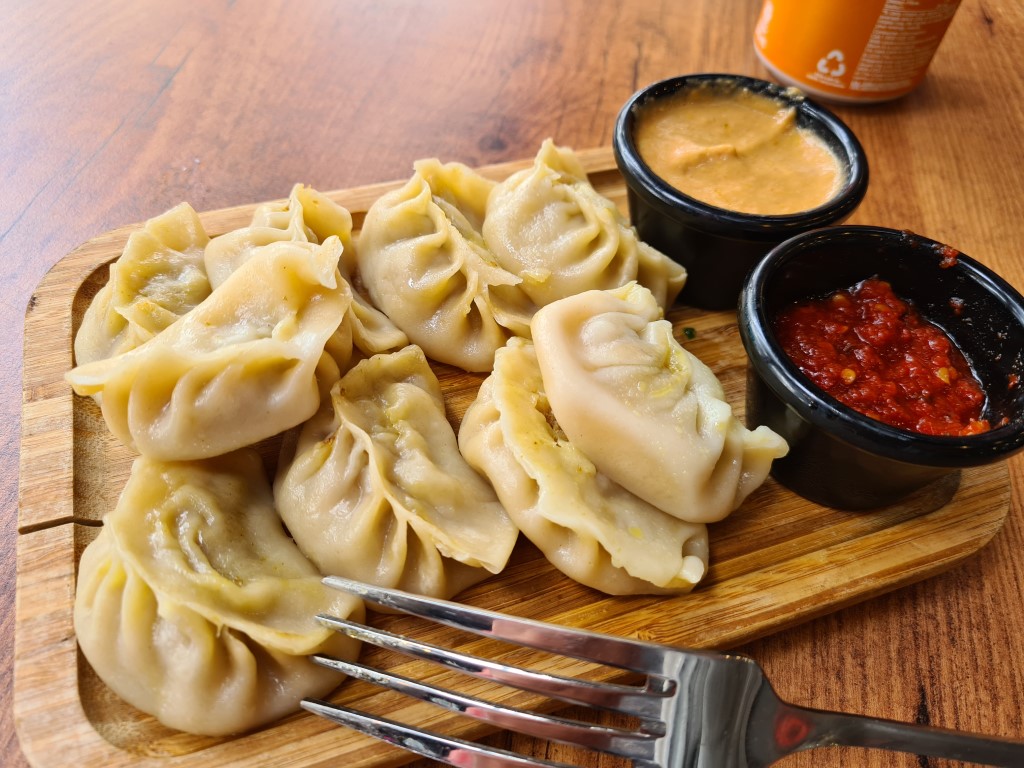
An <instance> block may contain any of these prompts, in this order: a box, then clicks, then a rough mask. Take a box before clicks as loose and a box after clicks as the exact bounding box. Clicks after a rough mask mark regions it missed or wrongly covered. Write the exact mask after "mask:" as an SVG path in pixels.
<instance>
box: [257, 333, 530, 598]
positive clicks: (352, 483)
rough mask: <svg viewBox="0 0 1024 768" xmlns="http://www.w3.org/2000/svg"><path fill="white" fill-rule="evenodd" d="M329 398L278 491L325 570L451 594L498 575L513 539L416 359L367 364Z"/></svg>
mask: <svg viewBox="0 0 1024 768" xmlns="http://www.w3.org/2000/svg"><path fill="white" fill-rule="evenodd" d="M331 398H332V402H331V404H330V405H329V406H328V407H325V408H323V409H322V410H321V411H320V412H319V413H318V414H317V416H316V417H315V418H313V419H311V420H310V421H309V422H307V423H306V424H305V425H304V426H303V428H302V432H301V434H300V435H299V437H298V442H297V445H296V446H295V449H294V456H293V457H288V456H286V455H283V456H282V458H281V462H280V463H279V470H278V477H277V481H276V482H275V486H274V493H275V498H276V501H277V507H278V511H279V512H280V514H281V517H282V518H283V519H284V521H285V524H286V525H287V526H288V529H289V531H291V534H292V536H294V538H295V541H296V543H297V544H298V545H299V547H300V548H301V549H302V551H303V552H304V553H305V554H306V556H307V557H309V559H310V560H312V561H313V562H314V563H316V565H317V566H318V567H319V568H320V569H321V571H323V572H324V573H330V574H334V575H339V576H347V577H350V578H353V579H357V580H359V581H364V582H370V583H373V584H378V585H381V586H387V587H398V588H400V589H404V590H409V591H412V592H417V593H420V594H425V595H432V596H434V597H451V596H452V595H454V594H456V593H458V592H460V591H461V590H462V589H464V588H466V587H468V586H470V585H471V584H473V583H475V582H477V581H480V580H482V579H484V578H485V577H487V576H489V575H490V574H492V573H497V572H499V571H500V570H502V568H504V567H505V564H506V562H507V560H508V557H509V555H510V554H511V552H512V548H513V546H514V544H515V541H516V537H517V535H518V531H517V530H516V528H515V526H514V525H513V524H512V522H511V521H510V520H509V518H508V515H507V514H506V513H505V511H504V509H503V508H502V506H501V504H499V503H498V500H497V498H495V495H494V491H493V490H492V489H491V487H490V486H489V485H488V484H487V482H486V481H485V480H484V479H483V478H481V477H480V476H479V475H477V474H476V472H474V471H473V470H472V469H471V468H470V467H469V465H467V464H466V462H465V460H464V459H463V458H462V456H461V455H460V454H459V449H458V445H457V443H456V439H455V433H454V431H453V430H452V427H451V426H450V424H449V423H448V421H447V419H446V418H445V412H444V403H443V401H442V399H441V388H440V385H439V384H438V381H437V378H436V376H435V375H434V373H433V372H432V371H431V369H430V367H429V365H428V364H427V361H426V358H425V357H424V355H423V352H422V350H420V349H419V348H418V347H415V346H409V347H407V348H405V349H404V350H402V351H400V352H395V353H392V354H389V355H377V356H375V357H372V358H369V359H368V360H363V361H362V362H360V363H359V364H358V365H356V367H355V368H353V369H352V370H351V371H349V372H348V373H347V374H346V375H345V377H344V378H343V379H342V380H341V381H340V382H338V384H337V385H336V386H335V388H334V390H333V391H332V392H331Z"/></svg>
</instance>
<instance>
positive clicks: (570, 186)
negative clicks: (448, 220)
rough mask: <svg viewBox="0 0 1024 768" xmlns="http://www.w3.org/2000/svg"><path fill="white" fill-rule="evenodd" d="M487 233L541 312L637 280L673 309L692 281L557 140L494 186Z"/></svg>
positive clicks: (500, 261)
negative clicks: (598, 187) (646, 240)
mask: <svg viewBox="0 0 1024 768" xmlns="http://www.w3.org/2000/svg"><path fill="white" fill-rule="evenodd" d="M482 232H483V236H484V240H485V242H486V243H487V246H488V248H490V250H491V252H492V253H493V254H494V258H495V259H496V261H497V263H498V264H499V265H500V266H501V267H502V268H504V269H506V270H508V271H509V272H511V273H512V274H514V275H517V276H519V277H520V278H522V281H523V282H522V284H521V286H520V287H521V289H522V291H523V292H524V293H526V294H527V295H528V296H529V297H530V299H532V301H533V302H534V304H536V305H537V306H538V307H542V306H544V305H546V304H550V303H551V302H553V301H557V300H558V299H562V298H565V297H567V296H572V295H575V294H577V293H581V292H582V291H587V290H594V289H606V288H616V287H618V286H621V285H624V284H626V283H628V282H630V281H631V280H640V282H641V283H643V284H644V285H647V286H648V287H649V288H650V289H651V290H652V291H653V292H654V293H655V295H656V297H657V299H658V301H659V303H660V304H661V306H663V307H668V306H669V305H670V304H671V303H672V302H673V301H674V300H675V298H676V296H677V295H678V294H679V291H681V290H682V287H683V283H684V282H685V281H686V270H685V269H683V267H682V266H680V265H679V264H677V263H676V262H674V261H672V260H671V259H669V258H668V257H667V256H665V255H664V254H662V253H660V252H659V251H657V250H655V249H654V248H652V247H651V246H649V245H647V244H646V243H643V242H641V241H640V239H639V238H638V237H637V234H636V231H635V230H634V229H633V228H632V227H631V226H630V225H629V223H628V221H627V220H626V218H625V216H623V215H622V213H620V212H619V210H618V208H616V207H615V204H614V203H613V202H612V201H611V200H609V199H607V198H605V197H604V196H602V195H601V194H600V193H599V192H598V191H597V190H596V189H594V187H593V186H592V185H591V184H590V181H589V180H588V179H587V174H586V171H585V170H584V169H583V166H582V165H581V164H580V161H579V159H578V158H577V157H576V154H575V153H574V152H573V151H572V150H571V149H568V148H565V147H557V146H555V144H554V142H552V141H551V140H550V139H548V140H546V141H545V142H544V143H543V145H542V146H541V148H540V151H539V152H538V153H537V157H536V158H535V159H534V163H533V166H532V167H530V168H528V169H526V170H523V171H519V172H518V173H514V174H512V175H511V176H510V177H509V178H507V179H506V180H505V181H502V182H501V183H499V184H498V185H497V186H496V187H495V188H494V191H493V192H492V193H491V195H490V197H489V198H488V201H487V215H486V218H485V219H484V224H483V230H482ZM520 335H524V336H529V334H520Z"/></svg>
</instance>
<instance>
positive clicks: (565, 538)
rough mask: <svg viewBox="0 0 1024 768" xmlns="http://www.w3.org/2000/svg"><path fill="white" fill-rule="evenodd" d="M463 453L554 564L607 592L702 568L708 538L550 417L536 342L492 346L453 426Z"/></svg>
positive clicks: (641, 588)
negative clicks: (487, 370) (623, 479)
mask: <svg viewBox="0 0 1024 768" xmlns="http://www.w3.org/2000/svg"><path fill="white" fill-rule="evenodd" d="M459 447H460V448H461V449H462V453H463V455H464V456H465V457H466V460H467V461H468V462H469V463H470V465H471V466H473V467H474V468H475V469H477V470H478V471H480V472H481V473H482V474H484V475H485V476H486V477H487V478H488V479H489V480H490V481H491V483H492V484H493V486H494V489H495V491H497V494H498V498H499V499H500V500H501V502H502V504H503V505H504V506H505V508H506V509H507V510H508V513H509V515H510V516H511V517H512V520H513V521H514V522H515V523H516V525H518V526H519V528H520V529H521V530H522V532H523V533H524V534H525V535H526V536H527V538H529V539H530V541H532V542H533V543H534V544H535V545H536V546H537V547H538V548H539V549H540V550H541V551H542V552H543V553H544V555H545V556H546V557H547V559H548V560H549V561H550V562H551V563H552V564H553V565H554V566H555V567H556V568H558V569H559V570H560V571H562V572H563V573H565V574H566V575H567V576H569V577H570V578H572V579H575V580H576V581H578V582H581V583H582V584H585V585H587V586H589V587H593V588H594V589H599V590H601V591H602V592H607V593H609V594H661V593H675V592H687V591H689V590H690V589H692V588H693V586H694V585H695V584H696V583H697V582H698V581H700V579H701V578H702V577H703V576H704V574H705V572H706V569H707V562H708V536H707V528H706V526H704V525H702V524H696V523H687V522H683V521H682V520H679V519H677V518H675V517H672V516H671V515H668V514H666V513H664V512H662V511H661V510H659V509H657V508H656V507H654V506H652V505H651V504H648V503H647V502H645V501H643V500H642V499H640V498H638V497H637V496H635V495H634V494H632V493H630V492H629V491H627V490H626V489H625V488H623V487H622V486H620V485H618V484H617V483H615V482H614V481H613V480H611V479H610V478H609V477H607V476H606V475H604V474H603V473H602V472H601V471H600V470H599V469H598V468H597V467H595V466H594V463H593V462H591V461H590V459H589V458H588V457H587V456H586V455H585V454H584V453H583V451H581V450H580V449H579V448H578V447H577V446H575V445H574V444H573V443H572V442H571V441H569V440H567V439H566V437H565V435H564V434H563V433H562V431H561V429H560V428H559V425H558V422H557V421H556V420H555V417H554V415H553V414H552V411H551V407H550V405H549V403H548V399H547V397H546V395H545V391H544V386H543V383H542V381H541V375H540V369H539V368H538V366H537V358H536V355H535V354H534V348H533V345H532V344H531V343H530V342H528V341H526V340H525V339H521V338H515V339H512V340H510V341H509V343H508V345H507V346H505V347H504V348H503V349H500V350H498V353H497V355H496V356H495V360H494V373H493V374H492V375H491V376H490V377H489V378H487V379H486V380H485V381H484V383H483V385H482V386H481V388H480V392H479V395H478V397H477V400H476V401H475V402H474V403H473V404H472V405H471V406H470V407H469V410H467V411H466V414H465V416H464V417H463V420H462V426H461V428H460V430H459Z"/></svg>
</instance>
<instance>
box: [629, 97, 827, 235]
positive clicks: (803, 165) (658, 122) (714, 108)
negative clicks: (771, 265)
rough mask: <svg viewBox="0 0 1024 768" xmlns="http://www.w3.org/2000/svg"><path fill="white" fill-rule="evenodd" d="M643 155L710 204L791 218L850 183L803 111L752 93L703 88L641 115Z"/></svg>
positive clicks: (657, 104) (648, 108) (654, 104)
mask: <svg viewBox="0 0 1024 768" xmlns="http://www.w3.org/2000/svg"><path fill="white" fill-rule="evenodd" d="M634 136H635V140H636V146H637V150H638V151H639V153H640V156H641V157H642V158H643V160H644V162H646V163H647V165H648V166H650V168H651V170H652V171H654V172H655V173H656V174H658V176H660V177H661V178H662V179H664V180H665V181H667V182H668V183H669V184H671V185H672V186H673V187H675V188H676V189H678V190H680V191H681V192H683V193H685V194H687V195H689V196H690V197H695V198H697V199H698V200H701V201H703V202H705V203H710V204H711V205H714V206H716V207H719V208H726V209H728V210H732V211H740V212H743V213H755V214H768V215H771V214H775V215H777V214H786V213H797V212H799V211H806V210H809V209H811V208H816V207H817V206H819V205H822V204H823V203H825V202H827V201H828V200H829V199H831V198H832V197H833V196H834V195H835V193H836V192H837V191H838V190H839V187H840V186H841V184H842V180H843V172H842V168H841V167H840V164H839V160H838V158H837V157H836V156H835V154H834V153H833V152H832V151H831V150H830V149H829V148H828V147H827V146H826V145H825V142H824V141H822V140H821V139H820V138H819V137H818V136H816V135H815V134H813V133H812V132H810V131H808V130H806V129H803V128H799V127H798V126H797V124H796V110H795V109H794V108H793V107H791V106H789V105H787V104H785V103H783V102H779V101H776V100H775V99H772V98H769V97H767V96H761V95H758V94H755V93H751V92H750V91H748V90H745V89H736V90H723V89H719V88H714V87H710V86H708V87H700V88H693V89H688V90H685V91H682V92H680V93H678V94H676V95H674V96H672V97H670V98H666V99H659V100H657V101H654V102H652V103H651V104H649V105H648V106H646V107H644V108H643V111H642V112H641V113H640V114H639V115H637V120H636V127H635V133H634Z"/></svg>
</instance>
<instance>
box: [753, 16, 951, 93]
mask: <svg viewBox="0 0 1024 768" xmlns="http://www.w3.org/2000/svg"><path fill="white" fill-rule="evenodd" d="M959 5H960V0H765V3H764V6H763V7H762V9H761V16H760V18H759V19H758V22H757V26H756V27H755V29H754V49H755V50H756V51H757V55H758V56H759V57H760V59H761V61H762V62H763V63H764V65H765V66H766V67H767V68H768V70H769V71H770V72H771V73H772V74H773V75H774V76H775V77H776V78H778V80H779V81H780V82H782V83H785V84H786V85H792V86H795V87H797V88H800V89H801V90H803V91H805V92H807V93H808V94H810V95H812V96H814V97H817V98H821V99H827V100H832V101H838V102H845V103H859V104H863V103H869V102H878V101H888V100H890V99H895V98H898V97H900V96H903V95H905V94H907V93H910V91H912V90H914V88H916V87H917V86H918V85H919V84H920V83H921V81H922V80H923V79H924V76H925V73H926V72H927V71H928V65H929V64H930V63H931V61H932V57H933V56H934V55H935V51H936V49H937V48H938V47H939V43H940V42H942V37H943V35H945V33H946V29H947V28H948V27H949V24H950V22H951V21H952V20H953V15H954V14H955V13H956V10H957V7H958V6H959Z"/></svg>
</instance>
